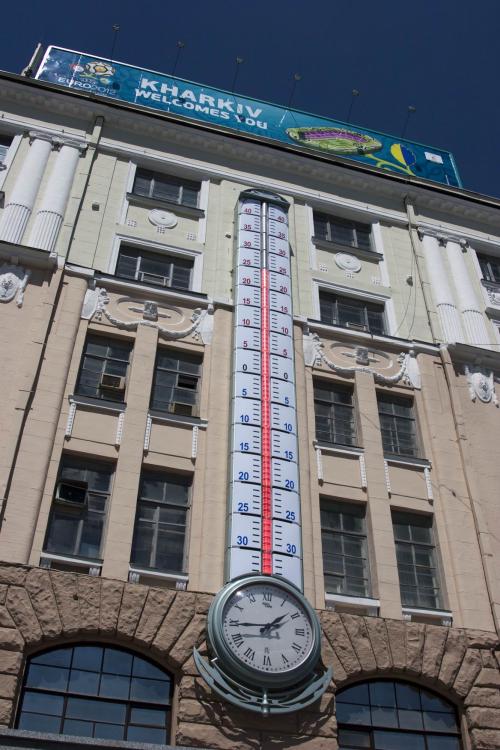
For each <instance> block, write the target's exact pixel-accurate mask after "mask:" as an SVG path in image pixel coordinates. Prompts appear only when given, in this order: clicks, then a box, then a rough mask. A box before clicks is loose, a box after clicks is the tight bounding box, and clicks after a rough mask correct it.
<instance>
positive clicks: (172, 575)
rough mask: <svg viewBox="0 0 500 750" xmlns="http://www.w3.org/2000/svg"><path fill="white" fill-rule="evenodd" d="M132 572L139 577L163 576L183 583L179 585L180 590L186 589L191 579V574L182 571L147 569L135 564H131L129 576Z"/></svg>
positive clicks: (165, 578)
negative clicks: (164, 571)
mask: <svg viewBox="0 0 500 750" xmlns="http://www.w3.org/2000/svg"><path fill="white" fill-rule="evenodd" d="M131 573H132V575H134V574H136V575H138V576H139V577H142V576H144V578H163V579H164V580H167V581H174V582H175V583H176V584H178V583H179V584H182V586H179V589H180V590H185V589H186V587H187V584H188V581H189V576H187V575H184V574H182V573H162V572H161V571H159V570H145V569H144V568H136V567H135V566H134V565H129V578H130V574H131ZM176 588H177V585H176Z"/></svg>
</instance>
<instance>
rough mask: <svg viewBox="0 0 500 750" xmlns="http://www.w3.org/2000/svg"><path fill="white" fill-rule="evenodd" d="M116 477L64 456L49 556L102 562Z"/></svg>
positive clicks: (102, 465)
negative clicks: (108, 511) (109, 505)
mask: <svg viewBox="0 0 500 750" xmlns="http://www.w3.org/2000/svg"><path fill="white" fill-rule="evenodd" d="M112 476H113V469H112V466H111V465H110V464H106V463H101V462H97V461H87V460H82V459H79V458H76V457H75V456H70V455H65V456H63V459H62V462H61V467H60V470H59V478H58V481H57V484H56V492H55V496H54V499H53V501H52V508H51V511H50V516H49V523H48V526H47V535H46V538H45V546H44V551H45V552H51V553H53V554H58V555H68V556H71V557H84V558H87V559H91V560H92V559H99V558H100V552H101V542H102V536H103V530H104V525H105V522H106V514H107V507H108V499H109V494H110V491H111V479H112ZM62 656H64V652H62V653H61V657H62ZM84 668H85V667H84Z"/></svg>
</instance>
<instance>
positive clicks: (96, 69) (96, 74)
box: [71, 60, 115, 86]
mask: <svg viewBox="0 0 500 750" xmlns="http://www.w3.org/2000/svg"><path fill="white" fill-rule="evenodd" d="M71 68H72V70H73V73H78V75H79V76H80V78H90V79H92V80H94V81H99V83H101V84H102V85H103V86H109V84H110V83H111V78H112V76H113V75H114V74H115V69H114V67H113V66H112V65H110V64H109V63H106V62H102V60H94V61H93V62H88V63H85V65H78V64H77V63H75V65H72V66H71Z"/></svg>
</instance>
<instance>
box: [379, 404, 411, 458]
mask: <svg viewBox="0 0 500 750" xmlns="http://www.w3.org/2000/svg"><path fill="white" fill-rule="evenodd" d="M377 401H378V413H379V419H380V430H381V434H382V444H383V447H384V452H385V453H395V454H397V455H400V456H418V454H419V449H418V440H417V426H416V420H415V412H414V410H413V402H412V401H411V400H410V399H407V398H403V397H400V396H392V395H391V394H388V393H378V394H377Z"/></svg>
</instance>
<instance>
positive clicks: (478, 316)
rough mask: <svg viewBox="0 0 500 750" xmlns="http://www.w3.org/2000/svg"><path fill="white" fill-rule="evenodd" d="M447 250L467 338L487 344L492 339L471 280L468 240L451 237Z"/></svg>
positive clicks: (477, 343)
mask: <svg viewBox="0 0 500 750" xmlns="http://www.w3.org/2000/svg"><path fill="white" fill-rule="evenodd" d="M446 252H447V255H448V260H449V264H450V268H451V269H452V277H453V281H454V283H455V289H456V291H457V299H458V300H459V305H460V311H461V313H462V323H463V327H464V329H465V334H466V337H467V340H468V342H469V343H470V344H473V345H474V346H487V345H488V344H489V341H490V337H489V335H488V330H487V328H486V323H485V321H484V315H483V313H482V312H481V304H480V302H479V299H478V296H477V294H476V290H475V289H474V287H473V285H472V281H471V274H470V272H469V269H468V268H467V263H466V261H465V253H466V252H467V242H466V241H465V240H459V239H456V240H455V239H453V240H451V239H449V240H447V242H446Z"/></svg>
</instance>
